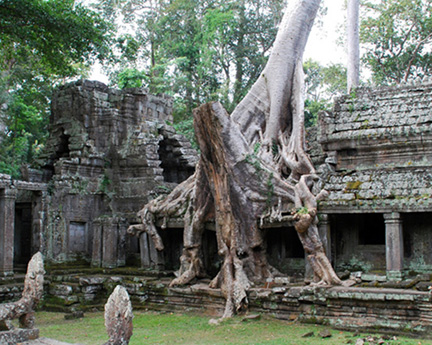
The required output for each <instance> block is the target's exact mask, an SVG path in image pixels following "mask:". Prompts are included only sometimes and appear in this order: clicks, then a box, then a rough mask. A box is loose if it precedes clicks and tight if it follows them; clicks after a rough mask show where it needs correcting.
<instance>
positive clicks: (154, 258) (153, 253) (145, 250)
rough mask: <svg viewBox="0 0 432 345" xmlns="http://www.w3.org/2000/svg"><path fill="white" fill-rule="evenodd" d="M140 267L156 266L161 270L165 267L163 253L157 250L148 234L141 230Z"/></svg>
mask: <svg viewBox="0 0 432 345" xmlns="http://www.w3.org/2000/svg"><path fill="white" fill-rule="evenodd" d="M139 241H140V242H139V243H140V255H141V267H142V268H149V267H151V268H156V269H159V270H163V269H164V267H165V260H164V254H163V253H162V252H160V251H158V250H157V249H156V247H155V245H154V243H153V240H152V239H151V238H150V236H149V235H148V234H147V233H145V232H142V233H141V234H140V236H139Z"/></svg>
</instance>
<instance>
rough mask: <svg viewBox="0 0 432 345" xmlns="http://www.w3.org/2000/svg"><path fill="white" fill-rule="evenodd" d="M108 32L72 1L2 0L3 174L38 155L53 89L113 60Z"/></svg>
mask: <svg viewBox="0 0 432 345" xmlns="http://www.w3.org/2000/svg"><path fill="white" fill-rule="evenodd" d="M109 29H110V24H108V23H107V22H105V21H104V20H103V19H102V18H101V17H100V16H99V15H97V14H96V13H95V12H93V11H91V10H89V9H88V8H86V7H84V6H82V5H80V4H76V3H75V1H73V0H0V128H1V129H2V130H1V133H0V141H1V142H2V145H1V148H0V162H1V163H0V172H4V173H10V174H12V175H14V176H18V175H19V167H20V165H21V164H28V163H32V160H33V159H34V158H36V157H37V154H38V153H39V151H40V149H41V147H42V146H43V144H44V142H45V139H46V133H47V123H48V116H49V98H50V97H51V94H52V90H53V87H54V86H55V85H56V84H58V83H60V82H64V81H65V78H70V77H73V76H78V75H85V73H86V71H87V70H88V66H89V64H90V63H91V62H92V61H94V59H96V58H98V59H105V58H108V57H109V56H110V49H109V46H110V35H109Z"/></svg>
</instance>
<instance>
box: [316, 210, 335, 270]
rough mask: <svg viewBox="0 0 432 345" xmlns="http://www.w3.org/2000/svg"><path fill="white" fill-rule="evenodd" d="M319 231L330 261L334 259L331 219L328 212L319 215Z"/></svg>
mask: <svg viewBox="0 0 432 345" xmlns="http://www.w3.org/2000/svg"><path fill="white" fill-rule="evenodd" d="M318 233H319V235H320V238H321V242H322V244H323V247H324V250H325V252H326V255H327V257H328V259H329V261H330V262H331V261H332V252H331V233H330V220H329V216H328V214H320V215H319V223H318Z"/></svg>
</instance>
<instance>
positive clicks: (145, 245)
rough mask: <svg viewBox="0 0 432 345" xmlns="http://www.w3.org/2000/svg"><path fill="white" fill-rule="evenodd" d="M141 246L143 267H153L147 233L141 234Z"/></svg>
mask: <svg viewBox="0 0 432 345" xmlns="http://www.w3.org/2000/svg"><path fill="white" fill-rule="evenodd" d="M139 246H140V256H141V267H142V268H149V267H151V265H150V249H149V240H148V235H147V233H146V232H141V234H140V235H139Z"/></svg>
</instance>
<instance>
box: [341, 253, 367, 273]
mask: <svg viewBox="0 0 432 345" xmlns="http://www.w3.org/2000/svg"><path fill="white" fill-rule="evenodd" d="M338 269H340V270H347V271H350V272H355V271H361V272H369V271H370V270H371V269H372V264H371V263H369V262H367V261H365V260H363V259H362V258H360V257H357V256H355V255H353V256H352V257H351V258H350V259H349V261H348V262H343V263H341V264H339V265H338Z"/></svg>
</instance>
